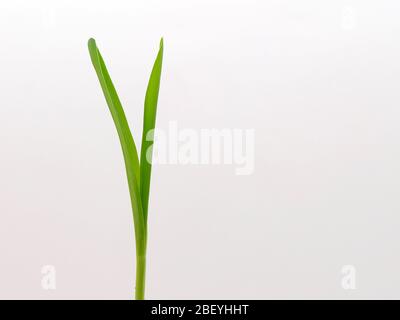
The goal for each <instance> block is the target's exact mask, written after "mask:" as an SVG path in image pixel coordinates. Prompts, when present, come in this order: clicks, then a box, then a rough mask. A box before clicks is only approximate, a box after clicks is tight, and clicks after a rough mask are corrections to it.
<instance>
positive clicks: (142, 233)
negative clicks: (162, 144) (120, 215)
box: [88, 39, 163, 300]
mask: <svg viewBox="0 0 400 320" xmlns="http://www.w3.org/2000/svg"><path fill="white" fill-rule="evenodd" d="M88 47H89V53H90V58H91V60H92V63H93V66H94V69H95V70H96V74H97V77H98V78H99V82H100V86H101V89H102V90H103V93H104V97H105V99H106V102H107V105H108V108H109V109H110V112H111V116H112V118H113V120H114V123H115V127H116V129H117V133H118V137H119V141H120V143H121V147H122V153H123V156H124V161H125V169H126V175H127V177H128V187H129V193H130V198H131V205H132V212H133V222H134V229H135V242H136V287H135V298H136V299H138V300H143V299H144V293H145V275H146V250H147V214H148V207H149V192H150V178H151V157H152V145H153V141H152V140H151V139H148V135H149V136H151V133H152V132H153V130H154V128H155V123H156V112H157V101H158V92H159V88H160V77H161V68H162V59H163V39H161V41H160V49H159V51H158V54H157V58H156V60H155V62H154V66H153V69H152V71H151V75H150V79H149V83H148V86H147V91H146V96H145V101H144V117H143V132H142V145H141V150H140V162H139V157H138V152H137V149H136V145H135V141H134V140H133V137H132V133H131V131H130V129H129V125H128V122H127V120H126V117H125V113H124V109H123V108H122V105H121V102H120V100H119V98H118V95H117V91H116V90H115V87H114V85H113V83H112V81H111V78H110V75H109V73H108V71H107V68H106V65H105V63H104V60H103V57H102V56H101V54H100V51H99V49H98V48H97V45H96V41H95V40H94V39H89V42H88Z"/></svg>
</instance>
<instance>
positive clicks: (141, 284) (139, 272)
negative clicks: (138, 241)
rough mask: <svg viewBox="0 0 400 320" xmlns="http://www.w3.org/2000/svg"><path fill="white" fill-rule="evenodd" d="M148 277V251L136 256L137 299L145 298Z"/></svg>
mask: <svg viewBox="0 0 400 320" xmlns="http://www.w3.org/2000/svg"><path fill="white" fill-rule="evenodd" d="M145 278H146V253H144V254H143V255H139V254H138V255H137V256H136V288H135V299H136V300H144V290H145V280H146V279H145Z"/></svg>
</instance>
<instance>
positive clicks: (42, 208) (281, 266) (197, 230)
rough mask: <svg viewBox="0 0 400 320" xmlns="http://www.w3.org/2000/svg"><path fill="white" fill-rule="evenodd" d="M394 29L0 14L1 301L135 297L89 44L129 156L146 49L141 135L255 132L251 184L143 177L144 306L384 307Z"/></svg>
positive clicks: (391, 200) (253, 20)
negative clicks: (146, 184)
mask: <svg viewBox="0 0 400 320" xmlns="http://www.w3.org/2000/svg"><path fill="white" fill-rule="evenodd" d="M399 15H400V3H399V2H398V1H395V0H392V1H389V0H384V1H366V0H358V1H356V0H353V1H351V0H348V1H341V0H339V1H318V0H304V1H285V0H281V1H277V0H275V1H251V0H250V1H249V0H247V1H244V0H241V1H237V0H229V1H228V0H226V1H211V0H201V1H187V0H186V1H184V0H181V1H178V0H168V1H165V0H159V1H152V0H146V1H134V0H129V1H99V0H96V1H94V0H93V1H82V0H80V1H78V0H68V1H50V0H48V1H28V0H26V1H18V0H12V1H11V0H0V298H4V299H8V298H23V299H25V298H38V299H60V298H67V299H68V298H77V299H86V298H100V299H107V298H110V299H130V298H132V297H133V292H134V275H135V270H134V268H135V251H134V250H135V248H134V236H133V222H132V215H131V209H130V202H129V194H128V188H127V183H126V177H125V171H124V164H123V159H122V154H121V150H120V146H119V142H118V138H117V135H116V132H115V128H114V124H113V122H112V119H111V116H110V114H109V111H108V109H107V106H106V103H105V101H104V98H103V96H102V93H101V90H100V87H99V84H98V81H97V78H96V75H95V72H94V70H93V68H92V65H91V62H90V59H89V54H88V52H87V40H88V39H89V38H90V37H94V38H96V40H97V43H98V46H99V48H100V50H101V52H102V54H103V56H104V59H105V61H106V64H107V66H108V68H109V71H110V74H111V76H112V78H113V80H114V83H115V85H116V87H117V90H118V92H119V95H120V98H121V100H122V102H123V105H124V107H125V110H126V114H127V117H128V120H129V122H130V124H131V128H132V130H133V132H134V136H135V139H136V140H137V141H139V138H140V133H141V129H142V128H141V124H142V112H143V100H144V94H145V89H146V85H147V80H148V77H149V74H150V70H151V66H152V63H153V60H154V58H155V55H156V52H157V49H158V43H159V39H160V37H161V36H163V37H164V44H165V51H164V64H163V75H162V81H161V90H160V99H159V107H158V118H157V126H158V127H160V128H167V126H168V123H169V121H178V123H179V126H180V127H183V128H194V129H201V128H217V129H218V128H243V129H255V170H254V174H253V175H250V176H236V175H235V174H234V170H233V168H232V167H231V166H229V165H226V166H224V165H209V166H200V165H197V166H195V165H187V166H181V165H162V166H156V167H155V168H154V170H153V175H152V188H151V196H150V209H149V211H150V212H149V244H148V254H149V258H148V272H147V297H148V298H153V299H175V298H185V299H189V298H198V299H203V298H204V299H214V298H221V299H223V298H226V299H229V298H232V299H236V298H238V299H241V298H244V299H245V298H251V299H268V298H306V299H307V298H321V299H325V298H340V299H353V298H400V276H399V270H400V250H399V249H400V247H399V246H400V235H399V227H400V218H399V210H400V201H399V192H400V182H399V181H400V169H399V163H400V126H399V120H400V111H399V102H400V90H399V88H398V87H399V83H400V81H399V79H400V59H399V57H400V45H399V38H400V22H399ZM44 265H53V266H54V267H55V268H56V279H57V286H56V289H55V290H44V289H43V288H42V286H41V280H42V276H43V275H42V274H41V270H42V267H43V266H44ZM346 265H352V266H354V268H355V270H356V282H355V283H356V287H355V289H353V290H346V289H345V288H343V286H342V279H343V276H344V275H343V274H342V268H343V266H346Z"/></svg>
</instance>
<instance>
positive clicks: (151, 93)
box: [140, 38, 163, 224]
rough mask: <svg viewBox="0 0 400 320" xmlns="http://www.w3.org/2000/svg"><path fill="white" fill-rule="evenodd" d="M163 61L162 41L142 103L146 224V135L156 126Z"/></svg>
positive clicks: (149, 148) (148, 171)
mask: <svg viewBox="0 0 400 320" xmlns="http://www.w3.org/2000/svg"><path fill="white" fill-rule="evenodd" d="M162 60H163V39H162V38H161V41H160V49H159V51H158V54H157V58H156V60H155V62H154V65H153V69H152V71H151V75H150V79H149V83H148V85H147V91H146V98H145V101H144V117H143V133H142V146H141V151H140V194H141V196H142V205H143V214H144V220H145V223H146V224H147V213H148V205H149V193H150V178H151V160H152V146H153V141H152V139H150V140H149V139H147V138H148V134H149V133H151V132H154V131H153V130H154V128H155V125H156V114H157V102H158V92H159V89H160V78H161V69H162Z"/></svg>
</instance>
